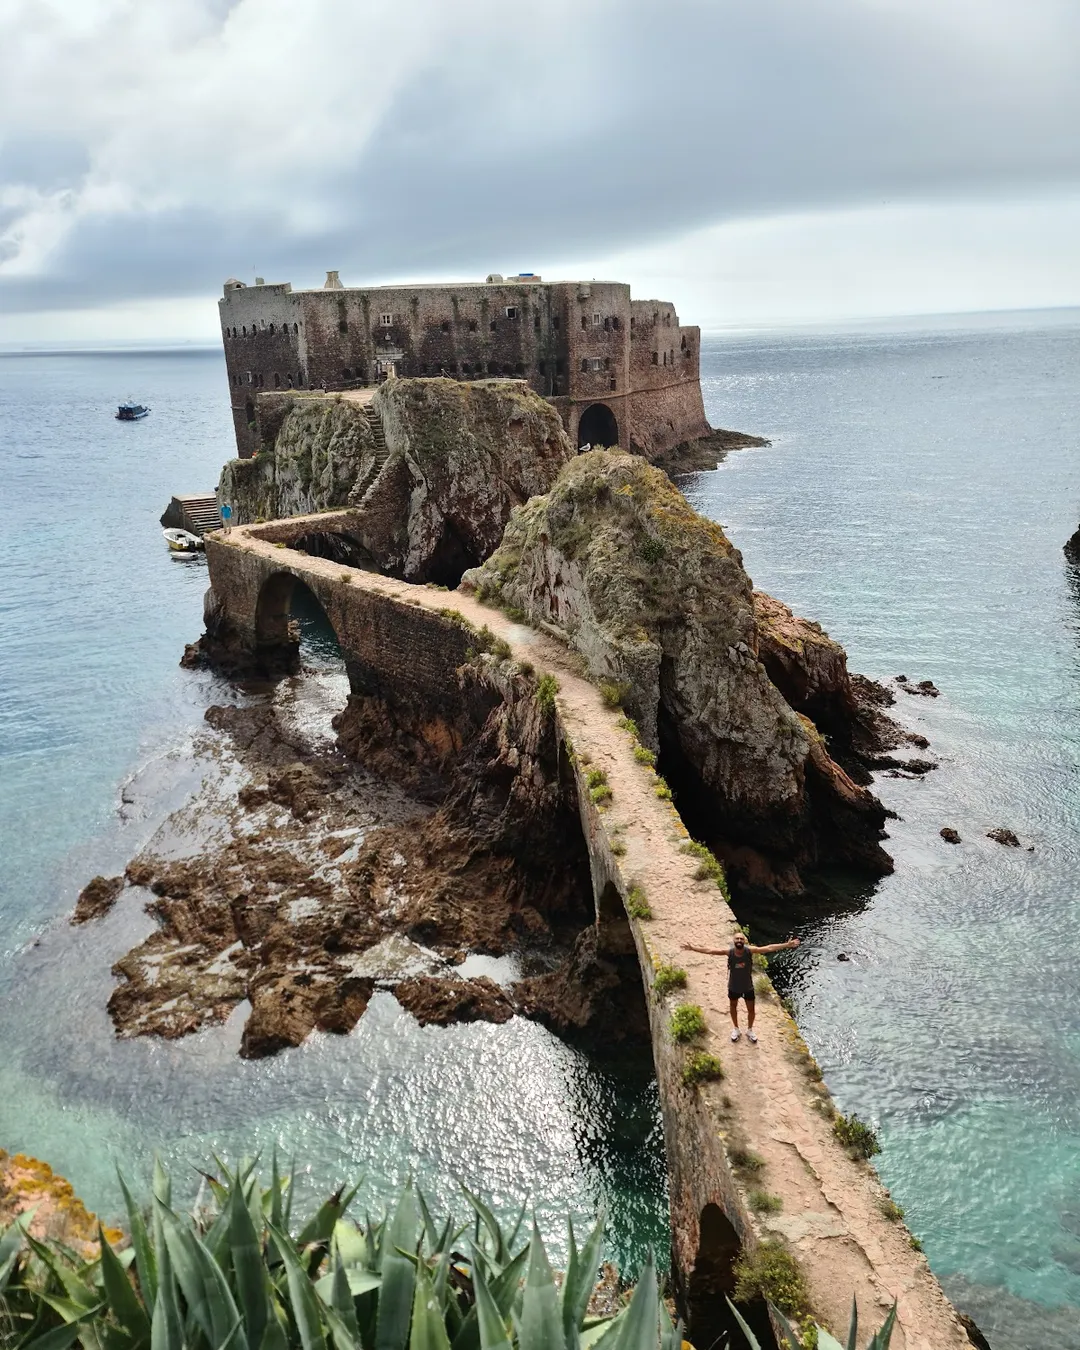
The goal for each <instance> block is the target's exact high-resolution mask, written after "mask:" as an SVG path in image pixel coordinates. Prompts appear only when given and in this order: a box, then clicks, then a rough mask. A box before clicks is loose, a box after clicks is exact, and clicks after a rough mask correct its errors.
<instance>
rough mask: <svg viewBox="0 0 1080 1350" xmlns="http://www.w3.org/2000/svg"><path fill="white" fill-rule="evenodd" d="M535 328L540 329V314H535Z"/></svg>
mask: <svg viewBox="0 0 1080 1350" xmlns="http://www.w3.org/2000/svg"><path fill="white" fill-rule="evenodd" d="M533 327H534V328H539V327H540V315H539V314H535V315H534V316H533Z"/></svg>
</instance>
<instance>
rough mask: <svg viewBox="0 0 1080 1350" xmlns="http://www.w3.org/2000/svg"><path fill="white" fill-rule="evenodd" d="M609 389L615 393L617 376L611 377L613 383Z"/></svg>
mask: <svg viewBox="0 0 1080 1350" xmlns="http://www.w3.org/2000/svg"><path fill="white" fill-rule="evenodd" d="M608 388H609V389H610V390H612V391H614V389H615V376H614V375H612V377H611V383H610V384H609V385H608Z"/></svg>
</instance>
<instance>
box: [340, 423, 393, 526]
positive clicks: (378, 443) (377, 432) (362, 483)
mask: <svg viewBox="0 0 1080 1350" xmlns="http://www.w3.org/2000/svg"><path fill="white" fill-rule="evenodd" d="M364 416H365V417H366V418H367V420H368V426H370V427H371V442H372V445H373V447H374V450H375V454H374V457H373V459H372V462H371V465H370V466H369V468H368V471H367V473H365V474H364V475H363V477H361V478H358V479H357V480H356V482H355V483H354V484H353V487H352V490H351V491H350V493H349V505H350V506H359V505H360V503H361V502H362V501H363V499H364V498H365V497H366V496H367V492H368V489H369V488H370V487H371V485H372V484H373V483H374V482H375V480H376V479H377V478H378V476H379V474H381V473H382V471H383V468H384V466H385V464H386V461H387V460H388V459H389V458H390V448H389V446H388V445H387V444H386V431H385V430H384V428H383V423H382V418H381V417H380V416H379V412H378V409H377V408H376V407H375V406H374V404H372V403H366V404H365V405H364Z"/></svg>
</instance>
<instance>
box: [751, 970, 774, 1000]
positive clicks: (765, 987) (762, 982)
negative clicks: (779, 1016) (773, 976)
mask: <svg viewBox="0 0 1080 1350" xmlns="http://www.w3.org/2000/svg"><path fill="white" fill-rule="evenodd" d="M772 991H773V987H772V980H770V979H769V977H768V975H755V976H754V993H755V994H757V996H758V998H768V996H769V995H770V994H771V993H772Z"/></svg>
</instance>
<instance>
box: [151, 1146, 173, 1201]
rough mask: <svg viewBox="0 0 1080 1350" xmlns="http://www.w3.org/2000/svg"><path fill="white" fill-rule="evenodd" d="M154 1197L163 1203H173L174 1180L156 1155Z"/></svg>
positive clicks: (153, 1183)
mask: <svg viewBox="0 0 1080 1350" xmlns="http://www.w3.org/2000/svg"><path fill="white" fill-rule="evenodd" d="M151 1188H152V1190H153V1192H154V1197H155V1199H157V1200H160V1201H161V1203H162V1204H163V1205H171V1204H172V1180H171V1179H170V1177H169V1174H168V1172H166V1171H165V1168H164V1167H162V1165H161V1159H160V1158H159V1157H158V1156H157V1154H155V1155H154V1179H153V1182H152V1187H151Z"/></svg>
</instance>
